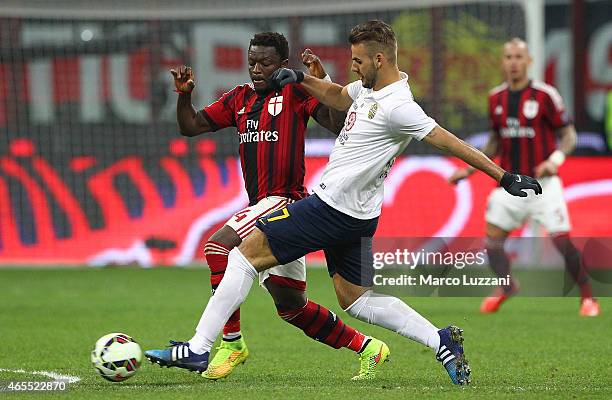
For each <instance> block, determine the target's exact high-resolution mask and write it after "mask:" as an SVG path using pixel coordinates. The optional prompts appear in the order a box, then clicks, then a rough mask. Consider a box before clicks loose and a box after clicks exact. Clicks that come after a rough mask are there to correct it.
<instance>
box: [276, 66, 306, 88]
mask: <svg viewBox="0 0 612 400" xmlns="http://www.w3.org/2000/svg"><path fill="white" fill-rule="evenodd" d="M303 80H304V73H303V72H302V71H298V70H296V69H290V68H279V69H277V70H276V71H274V72H272V75H270V82H272V85H273V86H274V87H275V88H276V89H282V88H284V87H285V86H286V85H288V84H290V83H300V82H302V81H303Z"/></svg>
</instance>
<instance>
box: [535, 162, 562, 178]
mask: <svg viewBox="0 0 612 400" xmlns="http://www.w3.org/2000/svg"><path fill="white" fill-rule="evenodd" d="M558 170H559V168H557V166H556V165H555V164H554V163H553V162H552V161H550V160H544V161H542V162H541V163H540V164H538V166H537V167H536V168H535V176H536V178H541V177H543V176H553V175H557V171H558Z"/></svg>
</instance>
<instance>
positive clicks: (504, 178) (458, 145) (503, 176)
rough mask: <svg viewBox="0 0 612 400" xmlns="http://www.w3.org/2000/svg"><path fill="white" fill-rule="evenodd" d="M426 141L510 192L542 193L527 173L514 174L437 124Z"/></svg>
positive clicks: (518, 194) (538, 185) (519, 194)
mask: <svg viewBox="0 0 612 400" xmlns="http://www.w3.org/2000/svg"><path fill="white" fill-rule="evenodd" d="M423 140H424V141H425V142H426V143H429V144H430V145H432V146H434V147H435V148H437V149H439V150H441V151H444V152H447V153H449V154H452V155H453V156H455V157H458V158H460V159H462V160H463V161H465V162H466V163H468V164H470V165H471V166H472V167H474V168H476V169H479V170H481V171H482V172H484V173H485V174H487V175H489V176H490V177H491V178H493V179H495V181H497V182H499V184H500V185H501V186H502V187H503V188H504V189H505V190H506V191H507V192H508V193H510V194H512V195H514V196H519V197H526V196H527V193H526V192H525V191H524V189H532V190H533V191H534V192H535V193H536V194H540V193H542V188H541V186H540V184H539V183H538V181H536V180H535V179H533V178H531V177H529V176H525V175H514V174H510V173H508V172H506V171H504V170H503V169H502V168H501V167H500V166H498V165H497V164H495V163H494V162H493V161H491V159H490V158H488V157H487V156H485V155H484V154H483V153H482V152H481V151H480V150H478V149H476V148H475V147H473V146H471V145H469V144H468V143H466V142H464V141H463V140H461V139H459V138H458V137H457V136H455V135H453V134H452V133H450V132H449V131H447V130H446V129H444V128H442V127H440V126H436V127H435V128H434V129H433V130H432V131H431V132H429V134H427V136H425V138H424V139H423Z"/></svg>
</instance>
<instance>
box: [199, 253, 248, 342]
mask: <svg viewBox="0 0 612 400" xmlns="http://www.w3.org/2000/svg"><path fill="white" fill-rule="evenodd" d="M256 277H257V271H256V270H255V268H253V266H252V265H251V263H250V262H248V261H247V259H246V258H244V256H243V255H242V253H241V252H240V250H238V249H237V248H234V249H232V251H230V253H229V256H228V259H227V268H226V270H225V275H223V279H222V280H221V283H220V284H219V286H218V287H217V290H215V294H214V296H212V297H211V298H210V300H209V301H208V304H207V305H206V309H205V310H204V312H203V313H202V317H201V318H200V322H199V323H198V326H197V328H196V333H195V335H194V336H193V337H192V338H191V340H190V341H189V349H191V351H193V352H194V353H197V354H203V353H205V352H207V351H210V349H211V348H212V345H213V343H214V342H215V339H216V338H217V336H218V335H219V332H221V329H222V328H223V325H224V324H225V323H226V322H227V320H228V319H229V317H230V316H231V315H232V313H233V312H234V311H236V309H237V308H238V307H240V304H242V302H243V301H244V300H245V299H246V297H247V295H248V294H249V290H251V285H252V284H253V281H254V280H255V278H256Z"/></svg>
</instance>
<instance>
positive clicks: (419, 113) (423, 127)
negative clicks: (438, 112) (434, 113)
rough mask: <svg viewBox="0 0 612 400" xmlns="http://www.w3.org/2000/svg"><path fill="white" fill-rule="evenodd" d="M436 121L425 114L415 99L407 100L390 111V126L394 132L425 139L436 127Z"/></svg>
mask: <svg viewBox="0 0 612 400" xmlns="http://www.w3.org/2000/svg"><path fill="white" fill-rule="evenodd" d="M436 125H437V124H436V121H434V119H433V118H431V117H429V116H428V115H427V114H425V111H423V109H422V108H421V106H419V105H418V104H417V103H416V102H415V101H406V102H403V103H401V104H400V105H398V106H396V107H395V108H394V109H393V110H391V112H390V113H389V126H390V128H391V129H392V131H393V132H398V133H400V134H403V135H408V136H411V137H413V138H415V139H417V140H423V138H424V137H425V136H427V134H428V133H429V132H431V131H432V130H433V128H435V127H436Z"/></svg>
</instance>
